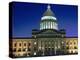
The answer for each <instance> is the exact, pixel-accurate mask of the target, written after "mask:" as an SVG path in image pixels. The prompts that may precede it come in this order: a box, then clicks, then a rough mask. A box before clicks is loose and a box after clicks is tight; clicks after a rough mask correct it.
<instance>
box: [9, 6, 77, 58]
mask: <svg viewBox="0 0 80 60" xmlns="http://www.w3.org/2000/svg"><path fill="white" fill-rule="evenodd" d="M65 35H66V32H65V30H64V29H61V30H59V29H58V23H57V18H56V17H55V15H54V13H53V12H52V10H51V7H50V5H48V6H47V10H46V11H45V13H44V14H43V16H42V17H41V22H40V30H38V29H33V30H32V37H28V38H18V37H14V38H12V39H10V44H9V45H10V47H9V50H10V51H9V52H10V53H9V56H10V57H13V58H14V57H34V56H54V55H67V54H77V53H78V38H77V37H71V38H69V37H66V36H65Z"/></svg>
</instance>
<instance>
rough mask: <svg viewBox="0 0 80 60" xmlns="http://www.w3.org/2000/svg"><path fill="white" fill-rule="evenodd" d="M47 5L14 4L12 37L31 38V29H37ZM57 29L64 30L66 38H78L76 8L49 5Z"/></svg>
mask: <svg viewBox="0 0 80 60" xmlns="http://www.w3.org/2000/svg"><path fill="white" fill-rule="evenodd" d="M47 5H48V4H40V3H39V4H38V3H36V4H35V3H24V2H14V3H13V6H12V7H13V9H12V22H13V23H12V24H13V37H31V35H32V29H39V26H40V21H41V17H42V16H43V13H44V12H45V11H46V9H47ZM50 6H51V9H52V11H53V13H54V14H55V16H56V18H57V21H58V27H59V29H65V30H66V36H78V7H77V6H72V5H55V4H53V5H52V4H50Z"/></svg>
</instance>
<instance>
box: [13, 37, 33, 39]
mask: <svg viewBox="0 0 80 60" xmlns="http://www.w3.org/2000/svg"><path fill="white" fill-rule="evenodd" d="M12 39H33V38H32V37H12Z"/></svg>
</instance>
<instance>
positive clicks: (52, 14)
mask: <svg viewBox="0 0 80 60" xmlns="http://www.w3.org/2000/svg"><path fill="white" fill-rule="evenodd" d="M43 16H55V15H54V13H53V12H52V11H51V9H50V5H48V6H47V10H46V11H45V12H44V14H43Z"/></svg>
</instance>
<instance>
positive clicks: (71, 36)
mask: <svg viewBox="0 0 80 60" xmlns="http://www.w3.org/2000/svg"><path fill="white" fill-rule="evenodd" d="M65 38H78V37H77V36H67V37H65Z"/></svg>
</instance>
